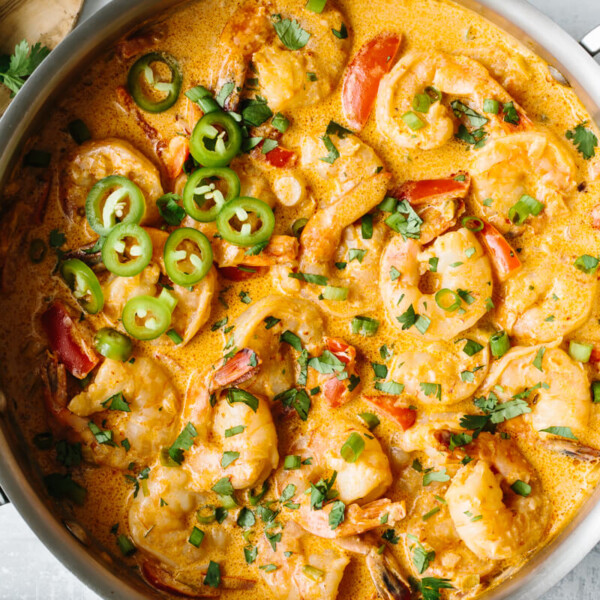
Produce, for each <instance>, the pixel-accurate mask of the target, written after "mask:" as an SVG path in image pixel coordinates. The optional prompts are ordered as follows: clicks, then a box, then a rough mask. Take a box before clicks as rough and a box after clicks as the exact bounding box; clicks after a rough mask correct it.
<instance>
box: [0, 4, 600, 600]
mask: <svg viewBox="0 0 600 600" xmlns="http://www.w3.org/2000/svg"><path fill="white" fill-rule="evenodd" d="M391 8H393V10H390V9H391ZM597 135H598V132H597V129H596V126H595V125H594V123H593V121H592V120H591V118H590V116H589V115H588V114H587V113H586V111H585V109H584V108H583V106H582V104H581V103H580V101H579V100H578V98H577V97H576V96H575V95H574V92H573V91H572V90H571V89H570V88H568V87H565V86H564V85H563V84H561V83H560V82H558V81H556V80H555V79H554V78H553V77H552V76H551V73H550V70H549V67H548V65H547V64H546V63H545V62H543V61H542V60H541V59H540V58H539V57H537V56H536V55H534V54H532V53H531V51H529V50H528V49H527V48H526V47H524V46H523V45H521V44H520V43H519V42H517V41H516V40H515V39H513V38H511V37H510V36H509V35H508V34H506V33H505V32H503V31H501V30H499V29H498V28H496V27H495V26H493V25H492V24H491V23H489V22H487V21H486V20H484V19H483V18H482V17H481V16H479V15H478V14H476V13H474V12H471V11H469V10H467V9H465V8H463V7H461V6H459V5H457V4H455V3H453V2H450V1H449V0H395V1H394V2H393V3H390V2H387V1H385V0H371V1H370V2H360V1H358V0H308V1H306V0H245V1H244V2H238V1H236V0H204V1H190V2H187V3H184V4H181V5H178V6H177V8H176V9H175V10H173V11H171V12H169V13H166V14H165V15H162V16H161V18H159V19H158V20H155V21H153V22H151V23H146V24H144V25H143V26H141V27H140V28H139V29H138V30H136V31H134V32H132V33H131V34H130V35H128V36H127V37H125V38H123V39H122V40H120V41H119V42H118V43H116V44H115V45H114V46H113V47H112V48H111V49H110V50H109V51H107V52H106V53H105V54H104V55H102V56H101V57H99V58H98V59H97V60H96V61H95V62H93V63H91V64H90V65H89V68H87V70H86V71H85V73H83V74H82V75H81V78H80V79H79V80H78V81H76V82H73V84H72V86H71V87H69V90H68V93H65V94H64V96H63V97H62V99H60V100H59V101H57V103H56V104H55V106H54V108H53V109H52V111H51V112H50V113H49V114H48V116H47V119H46V122H45V123H44V124H43V127H42V128H41V129H40V130H39V132H38V134H37V135H36V136H35V137H34V138H32V139H31V140H30V142H29V145H28V147H27V148H26V149H25V151H24V153H23V157H22V160H21V161H20V163H19V167H18V168H17V169H16V170H15V172H14V174H13V176H12V178H11V179H10V181H9V182H8V183H7V185H6V186H5V188H4V190H3V192H2V194H3V198H4V201H5V202H4V205H5V206H7V207H9V208H8V209H7V211H6V212H5V214H4V216H3V218H2V221H1V228H2V236H1V242H0V266H1V285H2V292H3V293H2V295H1V297H0V339H2V341H3V343H2V344H0V375H1V380H2V387H3V390H4V392H5V394H6V397H7V399H8V401H9V405H10V409H11V411H12V412H13V413H14V416H15V419H16V421H17V423H18V425H19V428H20V430H21V432H22V436H23V438H24V439H25V440H26V442H27V444H28V445H30V446H31V459H32V461H33V463H34V464H35V465H37V469H38V471H39V472H40V474H41V477H42V478H43V482H44V484H45V490H46V491H47V495H48V501H49V502H51V503H52V505H53V506H54V507H55V510H56V511H58V512H60V513H61V514H63V515H65V514H66V515H68V516H69V519H70V521H71V522H76V523H78V527H79V530H81V531H82V532H84V533H85V538H86V539H87V540H88V541H89V542H90V543H91V544H93V545H95V546H96V547H99V548H101V549H102V551H103V556H104V559H103V560H107V561H112V562H113V563H114V564H115V565H123V567H122V568H123V569H129V570H132V571H135V572H136V573H137V574H136V577H139V578H140V579H139V581H140V585H141V586H145V587H144V589H146V593H147V594H148V596H149V597H155V596H157V597H158V596H160V595H164V596H165V597H171V596H172V597H186V598H205V597H213V596H222V597H223V598H231V599H232V600H233V599H238V598H245V599H248V600H250V599H258V598H274V599H289V600H299V599H302V600H310V599H314V600H317V599H319V600H334V599H335V598H340V599H341V598H344V599H347V598H356V600H359V599H360V600H363V599H364V600H366V599H370V598H374V597H378V598H394V599H402V600H408V599H409V598H414V599H417V598H422V597H423V598H426V599H428V600H435V599H438V598H442V599H444V598H448V599H452V598H475V597H477V596H479V595H480V594H481V593H482V592H484V591H485V590H488V589H490V588H493V587H494V586H497V585H498V584H499V583H500V582H502V581H503V580H506V579H507V578H508V577H510V576H512V575H514V573H515V572H516V570H518V569H519V568H520V567H521V566H522V565H523V564H524V563H525V562H526V561H527V560H528V559H530V558H531V556H532V555H533V554H535V552H536V551H538V550H539V549H540V548H542V547H543V546H544V545H546V544H548V543H549V542H550V541H551V540H552V539H553V538H554V537H556V535H557V534H558V533H560V532H561V530H562V529H563V528H564V527H565V525H566V524H567V523H568V522H569V521H570V520H571V519H572V518H573V516H574V515H575V514H576V513H577V511H578V510H579V509H580V507H581V506H582V504H583V502H584V501H585V500H586V499H587V498H588V497H589V496H590V494H591V492H592V491H593V490H594V488H595V486H596V484H597V482H598V467H597V464H598V459H599V457H600V420H599V415H600V413H599V411H598V409H597V404H596V403H599V402H600V326H599V325H598V323H599V320H600V311H599V306H598V290H597V280H598V266H599V260H600V259H599V257H598V234H597V233H596V231H597V230H598V229H599V228H600V156H599V155H598V149H597ZM142 580H143V581H144V583H142Z"/></svg>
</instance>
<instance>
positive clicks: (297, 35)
mask: <svg viewBox="0 0 600 600" xmlns="http://www.w3.org/2000/svg"><path fill="white" fill-rule="evenodd" d="M271 19H272V22H273V27H274V28H275V33H276V34H277V37H278V38H279V39H280V40H281V43H282V44H283V45H284V46H285V47H286V48H289V49H290V50H300V48H304V46H306V44H307V43H308V40H309V39H310V33H308V31H305V30H304V29H302V27H300V23H298V21H292V20H291V19H283V18H282V17H281V15H272V16H271Z"/></svg>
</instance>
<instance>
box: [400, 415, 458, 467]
mask: <svg viewBox="0 0 600 600" xmlns="http://www.w3.org/2000/svg"><path fill="white" fill-rule="evenodd" d="M461 416H462V415H461V414H460V413H456V412H447V413H425V412H420V413H419V416H418V417H417V420H416V422H415V424H414V425H413V426H412V427H410V428H409V429H407V430H406V431H404V432H403V433H401V434H398V435H396V436H395V438H394V443H395V444H396V445H397V446H398V447H399V448H401V449H402V450H403V451H404V452H425V453H426V454H427V456H429V457H430V458H432V459H433V460H434V462H436V463H446V462H447V461H448V456H449V450H448V444H449V439H450V436H451V435H452V434H453V433H464V429H462V428H461V426H460V419H461Z"/></svg>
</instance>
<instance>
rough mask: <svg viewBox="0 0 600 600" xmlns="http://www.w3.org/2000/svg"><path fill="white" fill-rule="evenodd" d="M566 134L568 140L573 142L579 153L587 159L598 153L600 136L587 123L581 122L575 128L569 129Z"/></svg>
mask: <svg viewBox="0 0 600 600" xmlns="http://www.w3.org/2000/svg"><path fill="white" fill-rule="evenodd" d="M565 135H566V137H567V139H568V140H571V141H572V142H573V144H574V145H575V147H576V148H577V150H578V151H579V153H580V154H581V155H582V156H583V158H585V159H586V160H589V159H590V158H593V157H594V156H595V155H596V146H597V145H598V138H597V137H596V134H595V133H594V132H593V131H592V130H591V129H588V128H587V127H585V123H580V124H579V125H577V126H576V127H575V129H571V130H569V131H567V133H566V134H565Z"/></svg>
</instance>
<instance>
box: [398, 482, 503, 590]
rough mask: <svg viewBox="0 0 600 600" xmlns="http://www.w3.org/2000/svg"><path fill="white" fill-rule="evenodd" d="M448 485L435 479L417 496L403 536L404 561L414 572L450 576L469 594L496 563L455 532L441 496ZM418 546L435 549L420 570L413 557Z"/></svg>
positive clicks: (428, 550) (418, 574)
mask: <svg viewBox="0 0 600 600" xmlns="http://www.w3.org/2000/svg"><path fill="white" fill-rule="evenodd" d="M448 485H449V484H448V483H434V484H432V485H430V486H429V487H427V488H423V491H422V493H421V494H420V496H419V497H418V499H417V501H416V503H415V505H414V507H413V510H412V511H411V517H410V519H409V521H408V523H407V527H406V532H407V535H406V536H405V537H404V550H405V553H406V559H407V560H406V562H407V563H408V564H410V565H411V567H412V569H413V572H414V574H415V575H417V576H419V577H438V578H443V579H451V580H452V583H453V585H454V586H455V587H457V588H458V589H460V590H464V591H465V592H467V591H468V593H469V596H471V594H474V593H475V592H476V591H478V590H480V589H481V584H482V583H483V582H484V581H485V577H486V575H489V574H490V573H492V572H493V571H494V570H495V569H497V563H495V562H494V561H493V560H490V559H489V558H487V557H485V556H481V555H480V554H476V553H474V552H472V551H471V550H470V549H469V548H468V547H467V545H466V544H465V543H464V542H463V541H462V539H461V538H460V536H459V535H458V532H457V531H456V528H455V527H454V523H453V521H452V517H451V516H450V511H449V510H448V504H447V502H446V501H445V500H444V494H445V493H446V491H447V489H448ZM418 548H422V549H424V551H425V552H432V551H433V552H435V556H434V557H433V559H432V560H429V561H428V562H427V563H426V564H424V565H423V567H425V568H424V569H422V570H419V569H418V568H416V566H415V563H414V561H413V556H414V553H415V551H417V552H419V550H418ZM419 564H421V563H419Z"/></svg>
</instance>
